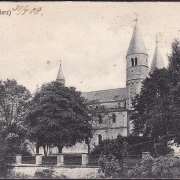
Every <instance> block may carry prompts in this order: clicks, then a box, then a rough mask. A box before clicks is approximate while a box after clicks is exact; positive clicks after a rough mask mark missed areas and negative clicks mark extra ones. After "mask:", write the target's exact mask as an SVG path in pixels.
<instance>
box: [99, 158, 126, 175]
mask: <svg viewBox="0 0 180 180" xmlns="http://www.w3.org/2000/svg"><path fill="white" fill-rule="evenodd" d="M99 165H100V171H101V172H103V173H104V176H105V177H107V178H120V177H126V174H127V166H126V165H125V164H124V163H123V162H122V161H119V160H118V159H117V158H116V157H115V156H113V155H108V156H107V155H103V156H101V157H100V158H99Z"/></svg>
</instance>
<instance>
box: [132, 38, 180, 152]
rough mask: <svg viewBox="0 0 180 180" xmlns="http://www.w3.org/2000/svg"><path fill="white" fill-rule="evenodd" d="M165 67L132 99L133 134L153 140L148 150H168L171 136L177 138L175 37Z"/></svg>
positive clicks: (179, 109)
mask: <svg viewBox="0 0 180 180" xmlns="http://www.w3.org/2000/svg"><path fill="white" fill-rule="evenodd" d="M168 58H169V67H168V69H167V70H166V69H156V70H155V71H154V72H153V74H150V76H149V77H147V78H146V79H145V80H144V82H143V86H142V89H141V93H140V94H139V95H137V96H136V97H135V99H134V101H133V110H132V112H131V117H130V118H131V120H132V123H133V134H134V135H136V136H143V138H144V139H147V140H145V141H151V142H153V145H152V147H153V149H152V150H151V152H153V153H154V154H157V155H163V154H167V153H169V151H170V150H171V149H170V145H171V142H172V140H175V142H176V143H179V142H180V133H179V132H180V98H179V97H180V74H179V73H180V43H179V41H177V40H175V41H174V42H173V44H172V53H171V54H170V55H169V57H168Z"/></svg>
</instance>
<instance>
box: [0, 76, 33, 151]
mask: <svg viewBox="0 0 180 180" xmlns="http://www.w3.org/2000/svg"><path fill="white" fill-rule="evenodd" d="M30 98H31V94H30V92H29V91H28V90H27V89H26V88H25V87H24V86H22V85H19V84H17V82H16V81H15V80H9V79H7V80H6V81H0V125H1V127H2V129H3V133H5V135H4V136H5V138H6V140H7V154H15V153H21V151H22V152H25V151H26V150H25V149H24V148H25V147H24V140H25V131H26V129H25V127H24V125H23V123H24V117H25V113H26V108H27V106H28V101H29V99H30ZM23 149H24V150H25V151H24V150H23Z"/></svg>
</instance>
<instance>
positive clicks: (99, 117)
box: [98, 114, 102, 124]
mask: <svg viewBox="0 0 180 180" xmlns="http://www.w3.org/2000/svg"><path fill="white" fill-rule="evenodd" d="M98 120H99V124H102V116H101V114H99V115H98Z"/></svg>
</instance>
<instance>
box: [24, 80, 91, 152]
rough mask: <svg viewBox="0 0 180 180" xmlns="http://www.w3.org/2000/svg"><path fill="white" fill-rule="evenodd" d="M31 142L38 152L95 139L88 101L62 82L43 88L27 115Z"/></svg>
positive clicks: (34, 99)
mask: <svg viewBox="0 0 180 180" xmlns="http://www.w3.org/2000/svg"><path fill="white" fill-rule="evenodd" d="M26 122H27V124H28V126H29V128H28V138H29V140H31V141H32V142H36V146H37V150H38V148H39V147H40V146H42V147H43V148H44V153H45V155H47V150H48V148H49V147H54V146H56V147H58V149H59V153H60V152H62V148H63V147H71V146H73V145H75V144H76V143H77V142H82V141H84V140H85V138H86V137H89V136H91V124H90V117H89V115H88V108H87V106H86V102H85V99H84V98H83V97H82V96H81V93H80V92H78V91H76V89H75V88H74V87H69V88H68V87H63V86H61V84H60V83H58V82H51V83H48V84H45V85H43V86H42V88H41V90H40V91H39V92H37V93H36V94H35V96H34V97H33V98H32V100H31V102H30V105H29V107H28V112H27V114H26Z"/></svg>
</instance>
